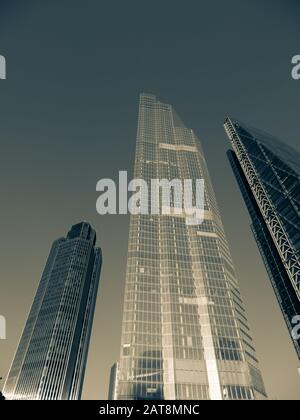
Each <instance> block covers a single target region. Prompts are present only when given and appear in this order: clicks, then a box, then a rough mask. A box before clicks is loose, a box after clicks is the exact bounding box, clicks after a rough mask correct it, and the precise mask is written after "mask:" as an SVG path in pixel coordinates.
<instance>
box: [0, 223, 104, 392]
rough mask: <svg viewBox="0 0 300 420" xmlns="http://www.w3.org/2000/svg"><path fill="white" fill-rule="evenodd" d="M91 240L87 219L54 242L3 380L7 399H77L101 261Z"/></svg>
mask: <svg viewBox="0 0 300 420" xmlns="http://www.w3.org/2000/svg"><path fill="white" fill-rule="evenodd" d="M95 243H96V232H95V231H94V230H93V229H92V228H91V226H90V225H89V224H88V223H85V222H83V223H79V224H77V225H75V226H73V227H72V229H71V230H70V232H69V233H68V235H67V237H66V238H61V239H58V240H56V241H55V242H54V244H53V246H52V249H51V252H50V255H49V257H48V261H47V264H46V267H45V270H44V273H43V275H42V279H41V282H40V285H39V287H38V290H37V293H36V296H35V299H34V302H33V305H32V308H31V311H30V313H29V317H28V320H27V323H26V326H25V329H24V332H23V335H22V337H21V340H20V343H19V346H18V349H17V352H16V355H15V358H14V361H13V363H12V366H11V369H10V372H9V375H8V378H7V380H6V384H5V387H4V391H3V393H4V395H5V396H6V398H7V399H18V400H25V399H26V400H78V399H80V396H81V391H82V385H83V380H84V374H85V367H86V361H87V355H88V348H89V341H90V335H91V329H92V323H93V317H94V310H95V304H96V298H97V290H98V285H99V278H100V270H101V264H102V256H101V250H100V249H99V248H96V247H95Z"/></svg>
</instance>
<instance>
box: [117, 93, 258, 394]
mask: <svg viewBox="0 0 300 420" xmlns="http://www.w3.org/2000/svg"><path fill="white" fill-rule="evenodd" d="M135 178H139V179H143V180H145V181H147V183H148V185H150V183H151V180H153V179H159V180H162V179H167V180H169V181H171V180H174V179H179V180H181V181H184V180H186V179H192V180H194V181H195V180H196V179H204V180H205V211H204V221H203V223H202V224H199V225H189V223H187V219H188V217H187V214H179V213H177V212H176V211H175V210H176V209H175V206H174V202H172V206H174V212H170V213H169V214H168V215H164V214H160V215H155V216H151V215H142V214H139V215H132V216H131V224H130V234H129V245H128V261H127V276H126V290H125V300H124V301H125V304H124V317H123V332H122V344H121V355H120V364H119V366H118V367H117V368H116V369H117V372H116V370H115V369H114V371H113V372H112V384H111V390H115V392H111V393H110V395H111V397H113V398H114V399H119V400H122V399H127V400H138V399H145V400H155V399H158V400H189V399H191V400H239V399H240V400H254V399H264V398H265V396H266V394H265V389H264V385H263V380H262V377H261V373H260V370H259V365H258V361H257V358H256V353H255V348H254V347H255V346H254V343H253V340H252V337H251V332H250V329H249V326H248V321H247V317H246V313H245V309H244V303H243V300H242V297H241V293H240V290H239V284H238V280H237V278H236V274H235V271H234V267H233V263H232V260H231V256H230V251H229V248H228V244H227V241H226V237H225V232H224V228H223V224H222V221H221V217H220V212H219V209H218V206H217V202H216V198H215V194H214V190H213V187H212V184H211V181H210V176H209V172H208V168H207V165H206V161H205V157H204V154H203V151H202V149H201V146H200V143H199V140H198V139H197V137H196V135H195V133H194V131H193V130H191V129H189V128H187V127H185V126H184V124H183V123H182V122H181V120H180V118H179V117H178V116H177V114H176V112H175V111H174V109H173V107H172V106H171V105H169V104H165V103H162V102H160V101H159V100H158V99H157V98H156V97H155V96H153V95H147V94H143V95H141V98H140V109H139V125H138V135H137V149H136V160H135ZM194 199H195V197H194ZM172 206H171V207H172ZM115 378H117V384H116V385H115V381H116V379H115ZM112 394H114V395H112Z"/></svg>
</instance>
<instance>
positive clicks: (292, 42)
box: [0, 0, 300, 399]
mask: <svg viewBox="0 0 300 420" xmlns="http://www.w3.org/2000/svg"><path fill="white" fill-rule="evenodd" d="M299 21H300V2H299V1H298V0H284V1H283V0H243V1H241V0H227V1H224V0H195V1H193V0H185V1H183V0H182V1H177V0H163V1H162V0H160V1H158V0H151V1H146V0H139V1H133V0H127V1H124V0H119V1H114V0H106V1H105V0H84V1H83V0H81V1H80V0H51V1H47V0H27V1H26V2H25V1H24V0H7V1H5V0H1V1H0V54H3V55H5V56H6V59H7V76H8V79H7V80H6V81H0V147H1V149H0V150H1V154H0V160H1V164H0V174H1V183H0V196H1V208H0V212H1V218H0V225H1V229H0V231H1V235H0V314H1V315H4V316H6V318H7V334H8V338H7V340H6V341H0V355H1V357H0V376H1V375H2V376H4V377H5V376H6V374H7V372H8V369H9V365H10V363H11V361H12V358H13V355H14V352H15V349H16V346H17V343H18V340H19V338H20V334H21V332H22V328H23V326H24V322H25V320H26V316H27V314H28V311H29V309H30V305H31V303H32V299H33V296H34V293H35V291H36V288H37V285H38V282H39V280H40V276H41V272H42V270H43V267H44V264H45V261H46V258H47V256H48V253H49V250H50V246H51V243H52V241H53V240H54V239H55V238H57V237H60V236H62V235H64V234H66V232H67V230H68V229H69V228H70V226H71V225H72V224H73V223H76V222H78V221H80V220H82V219H85V220H88V221H89V222H91V223H92V225H93V226H94V227H95V229H96V230H97V232H98V244H99V245H100V246H101V247H102V248H103V254H104V266H103V271H102V276H101V288H100V294H99V299H98V303H97V310H96V314H95V323H94V329H93V335H92V342H91V349H90V355H89V363H88V369H87V375H86V381H85V386H84V398H90V399H99V398H106V397H107V389H108V378H109V369H110V366H111V365H112V364H113V363H114V362H115V361H116V360H117V359H118V357H119V345H120V328H121V317H122V298H123V291H124V279H125V269H126V254H127V236H128V218H127V217H126V216H114V217H100V216H98V215H97V213H96V206H95V204H96V199H97V195H96V183H97V181H98V180H99V179H101V178H113V179H117V178H118V171H119V170H128V171H129V172H130V173H132V169H133V162H134V151H135V138H136V125H137V107H138V95H139V93H140V92H149V93H154V94H156V95H158V96H159V97H160V98H161V100H163V101H166V102H168V103H172V104H173V105H174V107H175V108H176V110H177V112H178V113H179V115H180V116H181V118H182V119H183V121H184V122H185V124H186V125H187V126H189V127H191V128H193V129H194V130H195V132H196V134H197V135H198V137H199V138H200V139H201V141H202V144H203V147H204V150H205V153H206V157H207V161H208V165H209V168H210V172H211V175H212V178H213V182H214V186H215V189H216V193H217V197H218V201H219V204H220V207H221V212H222V216H223V220H224V224H225V229H226V232H227V235H228V239H229V243H230V246H231V249H232V254H233V258H234V261H235V265H236V268H237V272H238V276H239V280H240V284H241V288H242V291H243V295H244V298H245V303H246V307H247V309H248V315H249V320H250V324H251V326H252V332H253V335H254V337H255V340H256V343H257V351H258V357H259V359H260V361H261V369H262V373H263V376H264V380H265V383H266V387H267V390H268V393H269V395H270V397H271V398H278V399H292V398H293V399H300V378H299V376H297V372H296V368H297V358H296V353H295V352H294V349H293V347H292V344H291V340H290V338H289V334H288V331H287V329H286V327H285V325H284V323H283V319H282V316H281V313H280V311H279V308H278V305H277V302H276V300H275V297H274V293H273V291H272V289H271V286H270V282H269V280H268V277H267V274H266V271H265V269H264V267H263V264H262V261H261V258H260V256H259V254H258V250H257V247H256V245H255V242H254V239H253V238H252V234H251V231H250V228H249V224H250V220H249V217H248V214H247V211H246V209H245V206H244V203H243V200H242V198H241V195H240V193H239V190H238V188H237V185H236V182H235V180H234V177H233V175H232V172H231V169H230V167H229V164H228V162H227V158H226V150H227V148H228V147H229V144H228V140H227V138H226V135H225V133H224V130H223V127H222V124H223V121H224V119H225V117H226V116H227V115H232V116H234V117H236V118H238V119H240V120H242V121H245V122H246V123H249V124H251V125H253V126H257V127H259V128H262V129H264V130H266V131H270V132H271V133H273V134H274V135H276V136H277V137H279V138H281V139H283V140H285V141H286V142H287V143H288V144H290V145H292V146H294V147H296V148H298V149H299V138H300V125H299V111H300V100H299V99H300V81H294V80H292V78H291V68H292V66H291V59H292V57H293V56H294V55H296V54H300V44H299V39H300V26H299Z"/></svg>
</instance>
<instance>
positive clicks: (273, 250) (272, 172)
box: [225, 119, 300, 359]
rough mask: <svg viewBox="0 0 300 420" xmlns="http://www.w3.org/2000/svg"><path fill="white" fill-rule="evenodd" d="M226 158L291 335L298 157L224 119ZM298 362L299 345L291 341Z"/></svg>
mask: <svg viewBox="0 0 300 420" xmlns="http://www.w3.org/2000/svg"><path fill="white" fill-rule="evenodd" d="M225 129H226V132H227V134H228V137H229V139H230V141H231V144H232V147H233V151H229V152H228V156H229V159H230V162H231V165H232V168H233V171H234V173H235V175H236V178H237V180H238V183H239V186H240V188H241V191H242V194H243V196H244V199H245V201H246V204H247V207H248V209H249V212H250V215H251V218H252V230H253V233H254V236H255V239H256V241H257V244H258V247H259V250H260V252H261V255H262V257H263V260H264V263H265V266H266V268H267V271H268V274H269V277H270V280H271V283H272V285H273V288H274V290H275V293H276V296H277V299H278V302H279V304H280V307H281V310H282V313H283V315H284V319H285V321H286V324H287V326H288V329H289V331H290V333H291V332H292V330H293V328H294V327H295V324H296V322H297V321H298V317H299V315H300V154H299V153H297V152H296V151H295V150H293V149H291V148H290V147H289V146H287V145H285V144H284V143H282V142H281V141H279V140H277V139H275V138H273V137H271V136H270V135H268V134H266V133H264V132H262V131H259V130H257V129H254V128H250V127H248V126H245V125H244V124H242V123H239V122H237V121H233V120H231V119H227V120H226V122H225ZM293 343H294V346H295V348H296V351H297V354H298V358H299V359H300V339H299V338H298V339H297V337H294V336H293Z"/></svg>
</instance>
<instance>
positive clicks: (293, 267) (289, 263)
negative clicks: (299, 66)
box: [224, 118, 300, 300]
mask: <svg viewBox="0 0 300 420" xmlns="http://www.w3.org/2000/svg"><path fill="white" fill-rule="evenodd" d="M224 127H225V130H226V133H227V135H228V137H229V139H230V140H231V143H232V146H233V148H234V151H235V153H236V154H237V156H238V159H239V161H240V164H241V166H242V169H243V171H244V174H245V176H246V178H247V180H248V182H249V185H250V187H251V189H252V191H253V193H254V196H255V199H256V201H257V204H258V206H259V208H260V210H261V212H262V214H263V216H264V219H265V221H266V223H267V226H268V229H269V231H270V233H271V235H272V237H273V239H274V242H275V244H276V247H277V249H278V252H279V255H280V257H281V259H282V262H283V264H284V266H285V268H286V271H287V273H288V276H289V278H290V280H291V283H292V285H293V287H294V289H295V291H296V294H297V297H298V299H299V300H300V260H299V258H298V256H297V253H296V251H295V249H294V247H293V245H292V244H291V242H290V240H289V238H288V236H287V234H286V232H285V230H284V228H283V226H282V224H281V221H280V219H279V217H278V215H277V212H276V210H275V209H274V207H273V204H272V202H271V200H270V199H269V197H268V195H267V193H266V191H265V189H264V186H263V185H262V183H261V181H260V178H259V176H258V174H257V172H256V170H255V168H254V166H253V164H252V162H251V160H250V158H249V156H248V154H247V151H246V149H245V147H244V145H243V143H242V141H241V139H240V137H239V135H238V133H237V132H236V129H235V126H234V124H233V123H232V121H231V120H230V119H229V118H228V119H227V120H226V121H225V124H224Z"/></svg>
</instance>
